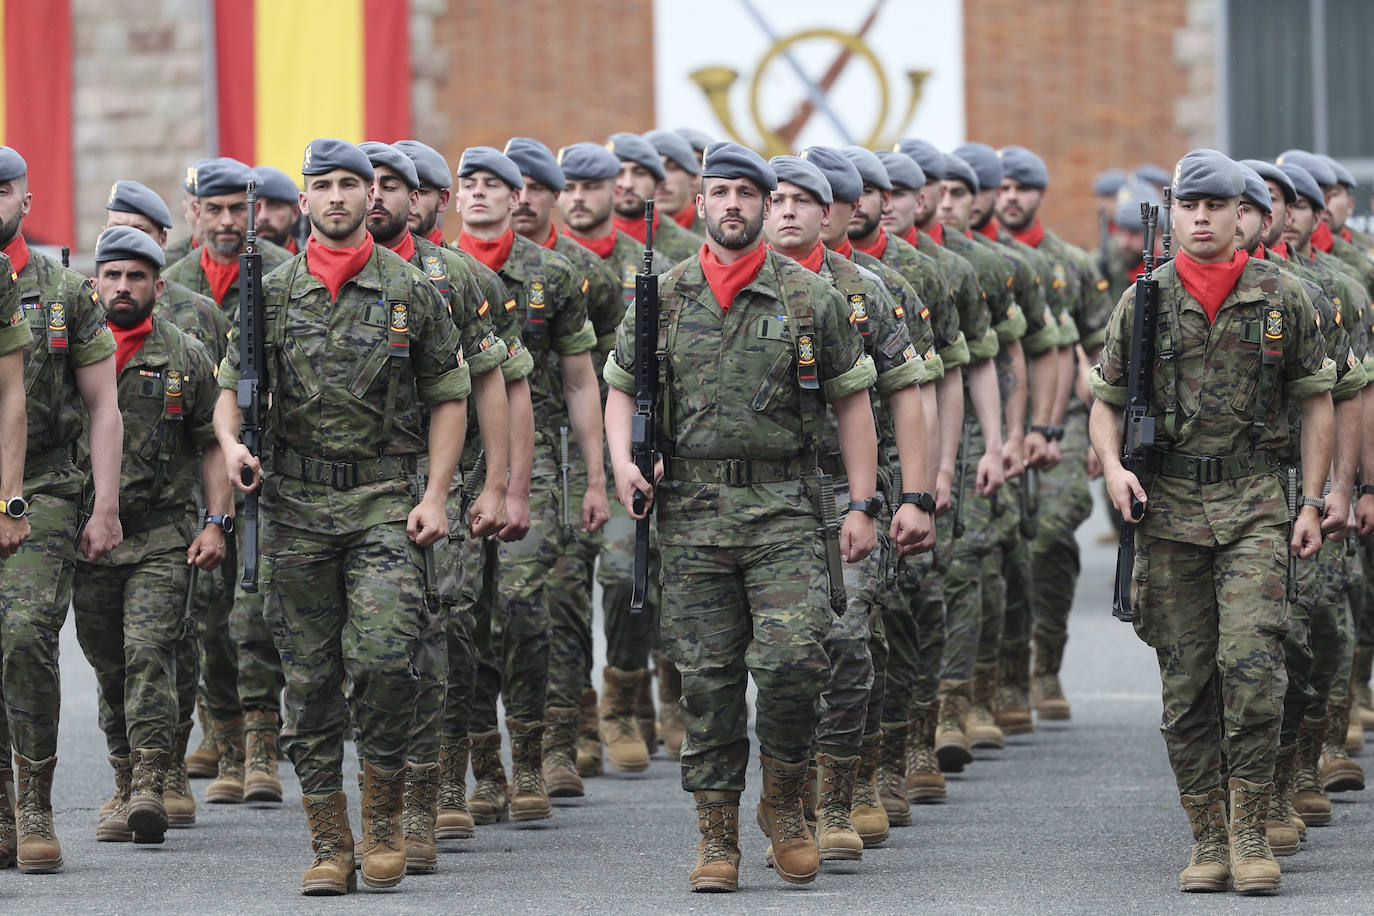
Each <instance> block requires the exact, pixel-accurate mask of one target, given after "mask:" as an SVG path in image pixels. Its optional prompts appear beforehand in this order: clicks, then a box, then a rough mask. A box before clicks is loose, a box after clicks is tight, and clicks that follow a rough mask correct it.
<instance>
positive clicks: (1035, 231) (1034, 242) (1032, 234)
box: [1012, 216, 1045, 248]
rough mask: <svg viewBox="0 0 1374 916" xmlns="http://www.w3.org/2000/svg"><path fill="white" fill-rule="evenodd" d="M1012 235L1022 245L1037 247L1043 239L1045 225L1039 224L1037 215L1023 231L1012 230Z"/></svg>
mask: <svg viewBox="0 0 1374 916" xmlns="http://www.w3.org/2000/svg"><path fill="white" fill-rule="evenodd" d="M1012 236H1013V237H1015V239H1016V241H1018V242H1020V243H1021V244H1023V245H1029V246H1031V247H1032V248H1039V247H1040V243H1041V242H1043V241H1044V240H1045V227H1044V226H1042V225H1040V217H1038V216H1037V217H1036V218H1035V222H1033V223H1031V224H1030V228H1029V229H1027V230H1026V231H1025V232H1013V233H1012Z"/></svg>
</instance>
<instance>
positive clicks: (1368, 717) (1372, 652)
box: [1350, 646, 1374, 728]
mask: <svg viewBox="0 0 1374 916" xmlns="http://www.w3.org/2000/svg"><path fill="white" fill-rule="evenodd" d="M1372 669H1374V646H1356V647H1355V664H1354V665H1353V666H1352V668H1351V676H1350V692H1351V694H1353V695H1354V697H1355V707H1354V708H1353V709H1352V710H1351V712H1350V718H1351V719H1352V720H1356V721H1358V722H1359V723H1360V727H1361V728H1374V697H1371V695H1370V689H1369V678H1370V672H1371V670H1372Z"/></svg>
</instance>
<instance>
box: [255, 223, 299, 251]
mask: <svg viewBox="0 0 1374 916" xmlns="http://www.w3.org/2000/svg"><path fill="white" fill-rule="evenodd" d="M258 238H261V239H266V240H267V241H269V242H271V243H272V244H273V245H280V246H282V247H283V248H285V247H286V243H287V241H288V240H289V239H290V238H291V230H290V229H283V230H282V231H280V232H278V231H277V230H275V229H269V228H267V227H266V226H264V227H263V228H262V229H259V230H258Z"/></svg>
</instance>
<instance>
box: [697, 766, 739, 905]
mask: <svg viewBox="0 0 1374 916" xmlns="http://www.w3.org/2000/svg"><path fill="white" fill-rule="evenodd" d="M692 797H693V798H694V799H696V803H697V829H698V830H700V831H701V839H700V840H699V841H697V863H696V866H695V867H694V868H693V869H692V874H691V876H690V881H691V884H692V891H693V892H694V893H708V894H717V893H729V892H731V891H734V890H736V889H737V888H738V887H739V860H740V853H739V793H738V792H706V791H701V792H693V793H692Z"/></svg>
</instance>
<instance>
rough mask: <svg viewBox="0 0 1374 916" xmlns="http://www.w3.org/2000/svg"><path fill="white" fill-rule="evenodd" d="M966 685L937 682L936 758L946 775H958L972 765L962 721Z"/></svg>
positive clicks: (966, 690)
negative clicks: (938, 703) (938, 699)
mask: <svg viewBox="0 0 1374 916" xmlns="http://www.w3.org/2000/svg"><path fill="white" fill-rule="evenodd" d="M969 688H970V684H969V682H968V681H941V682H940V715H939V717H938V718H937V719H936V722H935V758H936V759H937V760H939V761H940V769H941V770H943V771H944V772H946V773H961V772H963V770H964V767H966V766H968V765H969V764H970V763H972V762H973V752H972V751H970V750H969V744H968V735H967V734H966V733H965V732H964V721H965V719H966V718H967V717H968V707H969Z"/></svg>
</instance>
